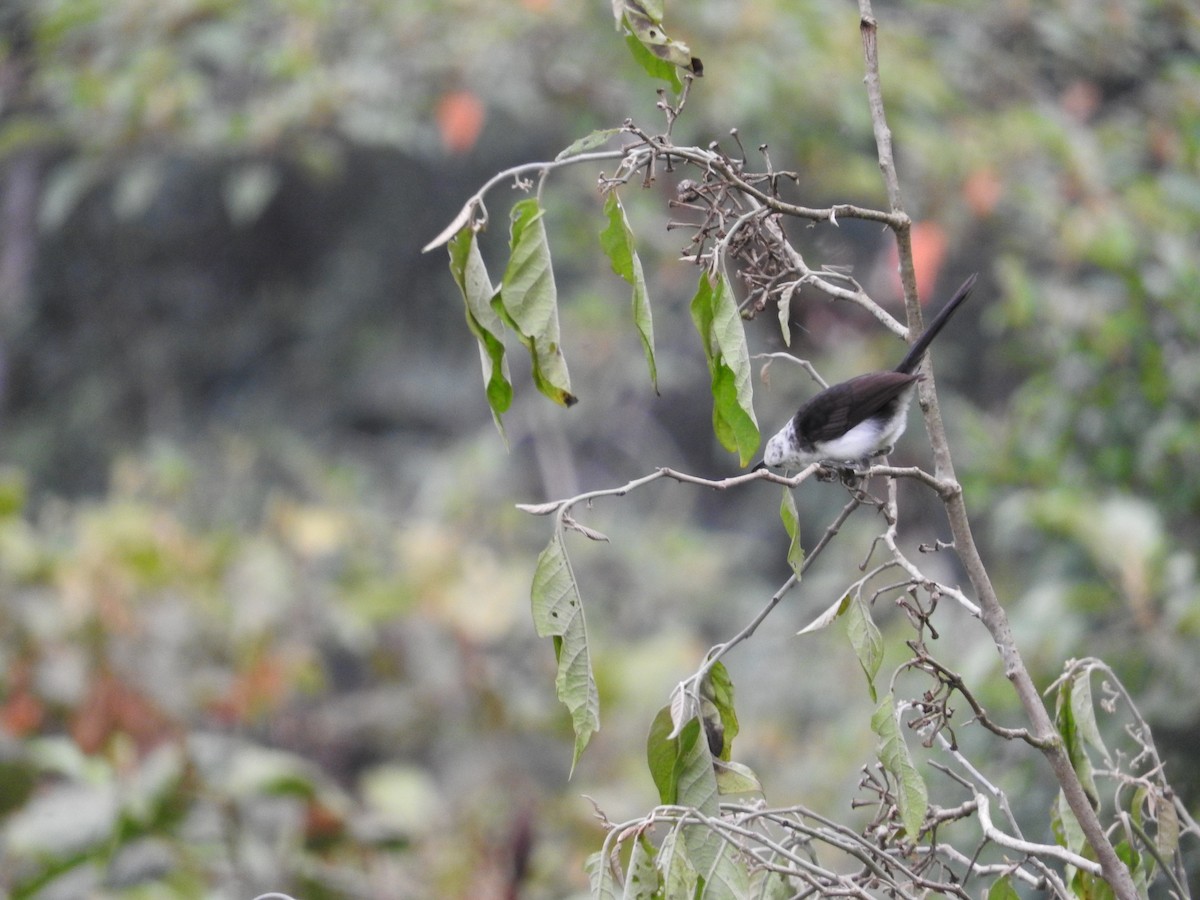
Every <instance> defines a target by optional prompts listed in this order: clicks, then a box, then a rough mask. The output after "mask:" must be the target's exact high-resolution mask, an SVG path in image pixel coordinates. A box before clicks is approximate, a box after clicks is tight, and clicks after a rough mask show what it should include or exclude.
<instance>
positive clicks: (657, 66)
mask: <svg viewBox="0 0 1200 900" xmlns="http://www.w3.org/2000/svg"><path fill="white" fill-rule="evenodd" d="M625 46H626V47H628V48H629V52H630V54H631V55H632V56H633V59H634V61H635V62H636V63H637V64H638V65H639V66H641V67H642V71H643V72H645V73H646V74H647V75H649V76H650V77H651V78H657V79H659V80H660V81H665V82H667V83H668V84H669V85H671V92H672V93H675V94H678V93H681V92H682V91H683V80H682V79H681V78H680V77H679V69H677V68H676V67H675V66H673V65H672V64H671V63H669V62H667V61H666V60H665V59H660V58H659V57H657V56H655V55H654V54H653V53H651V52H650V50H649V48H648V47H646V45H645V44H643V43H642V42H641V41H639V40H638V39H637V35H635V34H634V33H633V32H632V31H626V32H625Z"/></svg>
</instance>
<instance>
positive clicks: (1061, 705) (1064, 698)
mask: <svg viewBox="0 0 1200 900" xmlns="http://www.w3.org/2000/svg"><path fill="white" fill-rule="evenodd" d="M1084 683H1085V684H1086V683H1087V682H1086V680H1085V682H1084ZM1077 687H1078V682H1077V679H1076V678H1074V677H1072V678H1068V679H1067V680H1066V681H1064V682H1063V684H1062V686H1061V687H1060V688H1059V690H1058V697H1057V698H1056V703H1055V711H1054V724H1055V726H1056V727H1057V728H1058V731H1059V734H1061V735H1062V739H1063V747H1064V748H1065V749H1066V751H1067V756H1068V757H1069V758H1070V760H1071V767H1072V768H1073V769H1074V770H1075V774H1076V775H1077V776H1078V777H1079V783H1080V784H1081V785H1082V786H1083V790H1084V792H1085V793H1086V794H1087V795H1088V799H1089V800H1090V801H1091V802H1092V805H1093V806H1096V807H1098V806H1099V803H1100V794H1099V791H1098V790H1097V788H1096V777H1095V774H1094V773H1093V770H1092V760H1091V758H1090V757H1089V756H1088V754H1087V748H1086V747H1085V738H1084V733H1083V730H1082V729H1081V727H1080V723H1079V721H1078V719H1077V718H1076V710H1077V705H1076V703H1075V700H1074V694H1075V690H1076V688H1077ZM1088 694H1089V697H1090V694H1091V691H1090V689H1089V690H1088ZM1091 711H1092V709H1091V703H1090V702H1089V703H1088V707H1087V713H1085V716H1088V717H1090V716H1091ZM1085 721H1086V719H1085ZM1092 725H1093V727H1094V726H1095V721H1094V719H1093V721H1092Z"/></svg>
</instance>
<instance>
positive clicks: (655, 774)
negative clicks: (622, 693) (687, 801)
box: [646, 706, 679, 806]
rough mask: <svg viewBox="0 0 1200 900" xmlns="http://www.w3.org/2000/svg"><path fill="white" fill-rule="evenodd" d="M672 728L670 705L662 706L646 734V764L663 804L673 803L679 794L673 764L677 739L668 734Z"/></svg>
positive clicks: (675, 757)
mask: <svg viewBox="0 0 1200 900" xmlns="http://www.w3.org/2000/svg"><path fill="white" fill-rule="evenodd" d="M674 730H675V723H674V721H672V719H671V707H669V706H664V707H663V708H662V709H660V710H659V711H658V715H656V716H655V717H654V721H653V722H652V723H650V734H648V735H647V736H646V765H647V767H648V768H649V769H650V777H651V778H653V779H654V786H655V787H656V788H658V799H659V800H660V801H661V802H662V804H663V805H664V806H671V805H673V804H674V803H675V802H676V798H677V797H678V795H679V788H678V781H679V770H678V769H677V768H676V766H675V761H676V760H677V759H678V758H679V739H678V738H672V737H671V736H670V735H671V732H672V731H674Z"/></svg>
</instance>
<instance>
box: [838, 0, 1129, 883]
mask: <svg viewBox="0 0 1200 900" xmlns="http://www.w3.org/2000/svg"><path fill="white" fill-rule="evenodd" d="M858 7H859V29H860V32H861V35H862V44H863V55H864V58H865V62H866V85H867V97H868V102H869V105H870V109H871V122H872V125H873V127H874V131H875V142H876V147H877V150H878V154H879V167H880V170H881V171H882V173H883V179H884V185H885V187H886V189H887V194H888V202H889V203H890V204H891V209H892V213H893V215H894V216H895V217H896V221H897V223H898V224H897V225H894V226H893V231H894V232H895V234H896V241H897V244H898V249H899V256H900V276H901V282H902V284H903V286H904V302H905V308H906V311H907V313H908V322H909V334H910V335H913V334H920V333H921V330H922V327H921V307H920V303H919V299H918V297H917V291H916V273H915V271H914V269H913V256H912V244H911V240H910V237H911V235H910V227H909V226H910V224H911V220H909V218H908V216H907V215H906V214H905V213H904V211H903V202H902V199H901V195H900V183H899V178H898V177H897V174H896V166H895V161H894V157H893V155H892V135H891V131H890V129H889V128H888V125H887V117H886V114H885V113H884V108H883V92H882V89H881V88H880V81H879V50H878V40H877V33H876V22H875V16H874V13H873V12H872V8H871V0H859V3H858ZM923 370H924V372H925V374H926V376H927V377H926V378H924V379H922V382H921V383H920V386H919V391H920V400H921V409H922V411H923V413H924V415H925V427H926V430H927V431H928V432H929V439H930V443H931V445H932V447H933V454H934V463H935V466H934V472H935V474H936V475H937V477H938V478H944V479H948V480H951V481H954V480H955V477H954V466H953V463H952V461H951V458H950V446H949V441H948V440H947V438H946V432H945V427H944V425H943V423H942V418H941V413H940V411H939V409H938V405H937V393H936V390H935V386H934V380H933V377H932V371H931V364H930V360H929V359H928V358H927V359H926V360H925V362H924V364H923ZM944 502H945V506H946V514H947V517H948V519H949V521H950V530H951V532H952V533H953V535H954V545H955V549H956V552H957V553H958V555H959V559H960V560H961V561H962V563H963V567H964V568H965V569H966V572H967V576H968V578H970V580H971V583H972V585H973V586H974V588H975V594H976V596H977V597H978V598H979V603H980V609H981V618H982V621H983V623H984V626H985V627H986V628H987V629H988V631H989V632H990V634H991V635H992V640H993V642H994V643H995V644H996V648H997V650H998V651H999V653H1000V656H1001V659H1002V660H1003V662H1004V674H1005V676H1006V677H1007V678H1008V679H1009V681H1010V682H1011V683H1012V685H1013V687H1014V689H1015V690H1016V692H1017V696H1018V697H1019V699H1020V701H1021V705H1022V706H1023V707H1024V709H1025V713H1026V715H1027V716H1028V717H1029V721H1030V724H1031V725H1032V726H1033V728H1032V734H1033V738H1034V740H1035V741H1036V742H1037V743H1038V745H1039V747H1041V750H1042V753H1043V755H1044V756H1045V757H1046V759H1047V760H1048V761H1049V763H1050V767H1051V769H1053V771H1054V776H1055V778H1056V780H1057V781H1058V784H1059V787H1060V788H1061V789H1062V792H1063V796H1064V798H1065V799H1066V801H1067V805H1068V806H1069V807H1070V809H1071V812H1072V813H1074V814H1075V818H1076V820H1077V821H1078V822H1079V826H1080V828H1081V829H1082V831H1083V834H1084V837H1085V838H1086V839H1087V841H1088V843H1089V844H1091V846H1092V849H1093V850H1094V851H1095V853H1096V857H1097V858H1098V859H1099V861H1100V874H1102V876H1103V878H1104V880H1105V881H1107V882H1108V883H1109V885H1110V886H1111V887H1112V888H1113V891H1114V892H1115V893H1116V895H1117V896H1118V897H1120V898H1121V900H1136V898H1137V889H1136V887H1135V886H1134V883H1133V878H1132V876H1131V875H1130V872H1129V869H1128V868H1127V867H1126V865H1125V864H1124V863H1123V862H1121V859H1120V858H1119V857H1118V856H1117V854H1116V851H1115V850H1114V848H1113V845H1112V843H1111V841H1109V839H1108V835H1107V834H1105V831H1104V827H1103V825H1102V824H1101V822H1100V819H1099V817H1098V816H1097V815H1096V811H1095V810H1094V809H1093V808H1092V805H1091V802H1090V800H1089V799H1088V797H1087V794H1086V793H1085V791H1084V789H1083V786H1082V784H1081V783H1080V781H1079V777H1078V775H1077V774H1076V773H1075V769H1074V767H1073V766H1072V765H1071V760H1070V758H1069V757H1068V755H1067V752H1066V749H1065V747H1064V746H1063V742H1062V738H1061V737H1060V736H1059V734H1058V732H1057V731H1056V730H1055V728H1054V724H1053V722H1052V721H1051V719H1050V715H1049V713H1048V712H1047V710H1046V707H1045V704H1044V703H1043V702H1042V699H1041V696H1040V695H1039V693H1038V691H1037V688H1036V687H1035V686H1034V684H1033V679H1032V678H1031V677H1030V675H1029V671H1028V669H1026V667H1025V663H1024V660H1023V659H1022V658H1021V655H1020V653H1019V651H1018V650H1017V646H1016V642H1015V640H1014V638H1013V634H1012V628H1011V627H1010V626H1009V624H1008V617H1007V615H1005V612H1004V609H1003V607H1001V605H1000V600H999V598H998V597H997V595H996V591H995V588H994V587H993V585H992V582H991V579H990V578H989V577H988V573H987V569H986V567H985V566H984V564H983V560H982V558H981V557H980V555H979V549H978V547H977V546H976V544H975V539H974V537H973V535H972V533H971V525H970V520H969V518H968V516H967V510H966V504H965V502H964V501H963V497H962V493H961V492H959V493H956V494H953V495H951V496H949V497H947V498H945V499H944ZM1084 862H1086V860H1084ZM1080 868H1084V867H1083V866H1080ZM1089 871H1090V870H1089Z"/></svg>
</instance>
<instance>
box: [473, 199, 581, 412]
mask: <svg viewBox="0 0 1200 900" xmlns="http://www.w3.org/2000/svg"><path fill="white" fill-rule="evenodd" d="M543 213H544V211H543V210H542V208H541V207H539V206H538V203H537V200H536V198H533V197H529V198H527V199H525V200H521V201H519V202H518V203H517V204H516V205H514V206H513V209H512V231H511V238H510V241H509V244H510V255H509V259H508V266H507V267H506V268H505V270H504V278H503V280H502V281H501V284H500V292H499V293H498V294H497V295H496V296H495V298H494V299H493V301H492V306H493V308H494V309H495V310H496V312H497V313H498V314H499V316H500V318H501V319H503V321H504V324H505V325H507V326H508V327H509V328H511V329H512V330H513V331H515V332H516V334H517V337H518V338H520V340H521V343H522V344H523V345H524V346H525V348H526V349H527V350H528V351H529V358H530V360H531V361H532V363H533V381H534V384H535V385H536V386H537V389H538V390H539V391H541V392H542V393H543V394H545V395H546V396H547V397H549V398H550V399H551V400H553V401H554V402H556V403H561V404H562V405H563V406H571V405H573V404H574V403H575V402H576V399H577V398H576V397H575V395H574V394H572V393H571V379H570V376H569V375H568V374H567V362H566V359H565V358H564V357H563V355H562V348H561V347H560V346H559V334H558V290H557V288H556V287H555V285H554V270H553V268H552V267H551V264H550V244H549V242H548V241H547V240H546V225H545V222H543V221H542V217H543Z"/></svg>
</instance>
